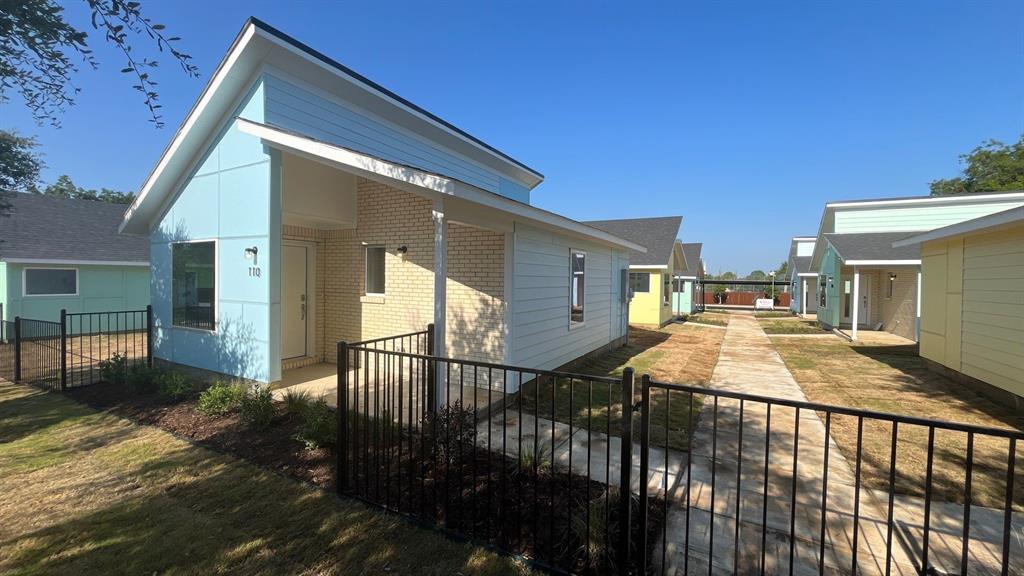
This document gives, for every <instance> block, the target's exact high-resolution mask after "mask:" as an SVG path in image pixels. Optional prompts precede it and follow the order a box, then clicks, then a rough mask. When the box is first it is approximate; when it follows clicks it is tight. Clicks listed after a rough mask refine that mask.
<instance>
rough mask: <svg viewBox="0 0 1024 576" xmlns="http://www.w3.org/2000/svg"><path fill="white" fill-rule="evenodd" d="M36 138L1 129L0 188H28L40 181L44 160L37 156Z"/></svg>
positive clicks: (5, 189)
mask: <svg viewBox="0 0 1024 576" xmlns="http://www.w3.org/2000/svg"><path fill="white" fill-rule="evenodd" d="M36 146H37V144H36V140H35V138H26V137H23V136H18V134H17V133H16V132H8V131H7V130H0V190H4V191H19V190H28V189H30V188H32V187H33V186H35V184H36V182H38V181H39V171H40V170H41V169H42V167H43V162H42V161H41V160H40V159H39V158H38V157H37V156H36V154H35V147H36Z"/></svg>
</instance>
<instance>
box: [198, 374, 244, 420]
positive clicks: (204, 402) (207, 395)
mask: <svg viewBox="0 0 1024 576" xmlns="http://www.w3.org/2000/svg"><path fill="white" fill-rule="evenodd" d="M244 395H245V390H244V389H243V388H242V387H241V386H239V385H238V384H232V383H229V382H224V381H222V380H217V381H216V382H214V383H213V385H212V386H210V387H209V388H207V389H206V390H203V392H202V394H200V395H199V404H198V405H197V406H196V409H197V410H199V411H200V412H201V413H203V414H206V415H207V416H221V415H224V414H227V413H228V412H231V411H232V410H234V409H235V408H238V406H239V404H241V402H242V397H243V396H244Z"/></svg>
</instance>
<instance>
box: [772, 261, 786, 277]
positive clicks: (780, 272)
mask: <svg viewBox="0 0 1024 576" xmlns="http://www.w3.org/2000/svg"><path fill="white" fill-rule="evenodd" d="M788 274H789V261H788V260H783V261H782V264H780V265H779V267H778V268H777V269H776V270H775V278H776V279H778V278H785V277H786V276H787V275H788Z"/></svg>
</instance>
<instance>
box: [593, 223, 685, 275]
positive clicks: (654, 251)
mask: <svg viewBox="0 0 1024 576" xmlns="http://www.w3.org/2000/svg"><path fill="white" fill-rule="evenodd" d="M583 224H586V225H587V226H591V227H594V228H597V229H598V230H604V231H605V232H607V233H609V234H611V235H613V236H618V237H619V238H624V239H626V240H629V241H631V242H635V243H637V244H639V245H641V246H643V247H645V248H647V253H646V254H644V253H642V252H637V251H635V250H630V251H629V265H630V266H637V265H639V266H665V265H667V264H668V263H669V261H670V260H671V258H672V249H673V248H674V247H675V243H676V237H677V236H678V235H679V227H680V226H682V224H683V217H682V216H663V217H658V218H627V219H624V220H590V221H585V222H583ZM684 257H685V255H684Z"/></svg>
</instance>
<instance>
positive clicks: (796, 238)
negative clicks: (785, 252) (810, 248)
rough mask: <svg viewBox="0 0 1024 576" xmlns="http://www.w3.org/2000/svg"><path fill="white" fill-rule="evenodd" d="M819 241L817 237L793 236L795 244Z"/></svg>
mask: <svg viewBox="0 0 1024 576" xmlns="http://www.w3.org/2000/svg"><path fill="white" fill-rule="evenodd" d="M817 239H818V237H817V236H793V241H794V242H814V241H815V240H817Z"/></svg>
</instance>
